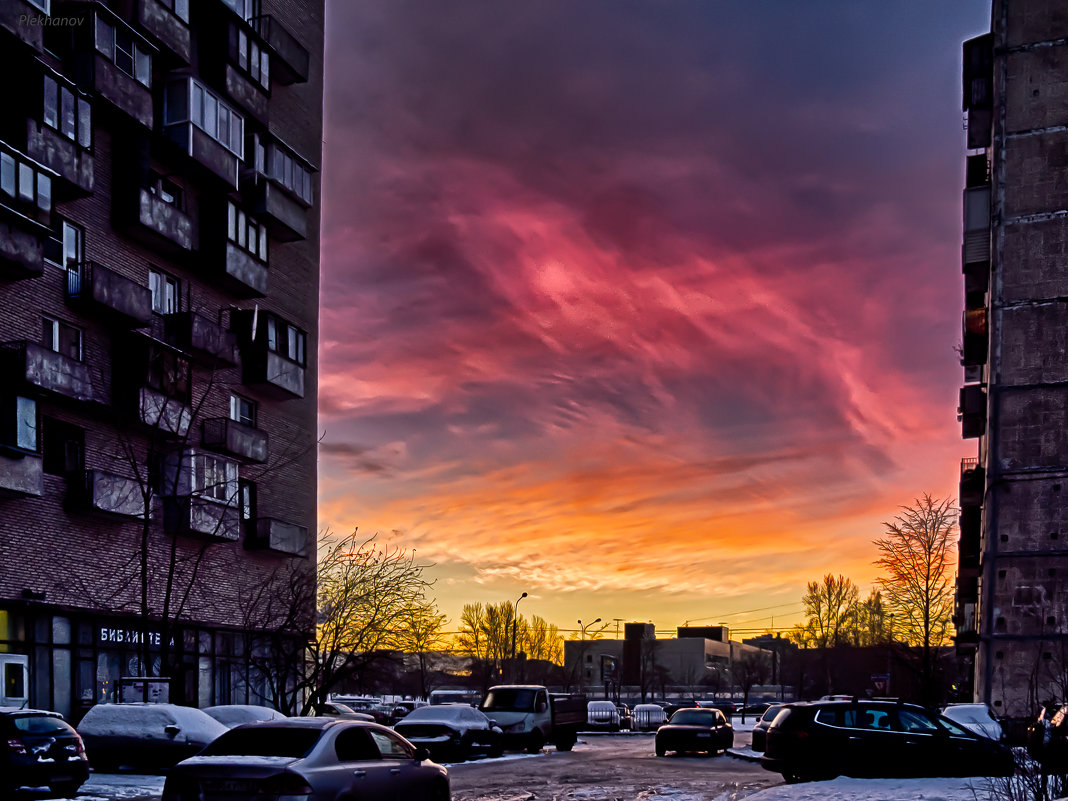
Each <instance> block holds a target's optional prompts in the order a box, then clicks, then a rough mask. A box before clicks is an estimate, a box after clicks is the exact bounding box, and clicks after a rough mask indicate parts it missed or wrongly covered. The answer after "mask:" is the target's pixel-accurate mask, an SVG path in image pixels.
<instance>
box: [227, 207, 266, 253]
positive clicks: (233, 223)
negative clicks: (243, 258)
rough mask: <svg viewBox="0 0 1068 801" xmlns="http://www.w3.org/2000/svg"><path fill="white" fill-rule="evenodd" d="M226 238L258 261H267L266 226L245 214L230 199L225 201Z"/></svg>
mask: <svg viewBox="0 0 1068 801" xmlns="http://www.w3.org/2000/svg"><path fill="white" fill-rule="evenodd" d="M226 238H227V239H229V240H230V241H231V242H233V243H234V244H235V245H237V246H238V247H239V248H241V249H242V250H245V251H247V252H249V253H251V254H252V255H253V256H255V257H256V258H257V259H259V260H260V261H262V262H266V261H267V226H266V225H264V224H263V223H260V222H257V221H256V220H254V219H252V217H250V216H249V215H247V214H245V212H244V211H242V210H241V209H240V208H238V206H237V204H236V203H234V201H232V200H229V201H227V220H226Z"/></svg>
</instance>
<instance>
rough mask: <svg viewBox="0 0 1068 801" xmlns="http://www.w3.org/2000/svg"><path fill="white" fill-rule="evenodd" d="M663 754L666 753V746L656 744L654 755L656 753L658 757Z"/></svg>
mask: <svg viewBox="0 0 1068 801" xmlns="http://www.w3.org/2000/svg"><path fill="white" fill-rule="evenodd" d="M665 754H667V749H666V748H664V746H662V745H658V746H657V747H656V755H657V756H658V757H662V756H664V755H665Z"/></svg>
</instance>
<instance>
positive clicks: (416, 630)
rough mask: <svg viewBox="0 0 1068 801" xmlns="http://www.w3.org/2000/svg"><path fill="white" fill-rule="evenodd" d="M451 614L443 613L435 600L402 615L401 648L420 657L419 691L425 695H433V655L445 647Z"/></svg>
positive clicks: (414, 607) (418, 658)
mask: <svg viewBox="0 0 1068 801" xmlns="http://www.w3.org/2000/svg"><path fill="white" fill-rule="evenodd" d="M448 620H449V619H448V617H447V616H446V615H443V614H439V613H438V610H437V607H435V606H434V604H433V603H432V602H429V601H427V602H425V603H422V604H416V605H413V606H412V607H411V609H409V610H408V611H407V612H405V614H404V615H403V617H402V620H401V621H400V622H401V630H400V633H399V639H400V646H401V649H402V650H403V651H404V652H405V653H408V654H412V655H413V656H414V657H415V659H416V669H417V671H418V673H419V694H420V696H421V697H422V698H427V697H428V696H429V695H430V689H431V688H430V687H429V684H428V677H429V675H430V667H431V659H432V655H433V653H434V652H435V651H440V650H441V649H443V648H444V647H445V645H446V643H447V641H448V638H447V637H446V636H445V633H444V630H445V624H446V623H447V622H448Z"/></svg>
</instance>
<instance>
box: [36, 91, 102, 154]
mask: <svg viewBox="0 0 1068 801" xmlns="http://www.w3.org/2000/svg"><path fill="white" fill-rule="evenodd" d="M42 119H43V121H44V124H45V125H47V126H48V127H49V128H52V129H54V130H55V131H58V132H59V133H60V134H62V135H63V136H65V137H66V138H67V139H70V140H71V141H72V142H76V143H77V144H79V145H80V146H81V147H84V148H88V147H90V146H91V145H92V143H93V116H92V107H91V106H90V105H89V101H88V100H87V99H86V98H84V97H82V96H81V95H79V94H76V93H75V91H74V89H73V87H71V86H68V85H67V84H65V83H60V82H59V81H57V80H56V79H55V78H53V77H52V76H51V75H45V76H44V109H43V114H42Z"/></svg>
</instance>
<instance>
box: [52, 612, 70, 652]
mask: <svg viewBox="0 0 1068 801" xmlns="http://www.w3.org/2000/svg"><path fill="white" fill-rule="evenodd" d="M52 642H54V643H57V644H59V645H70V619H69V618H66V617H60V616H59V615H56V616H55V617H54V618H52Z"/></svg>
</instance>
